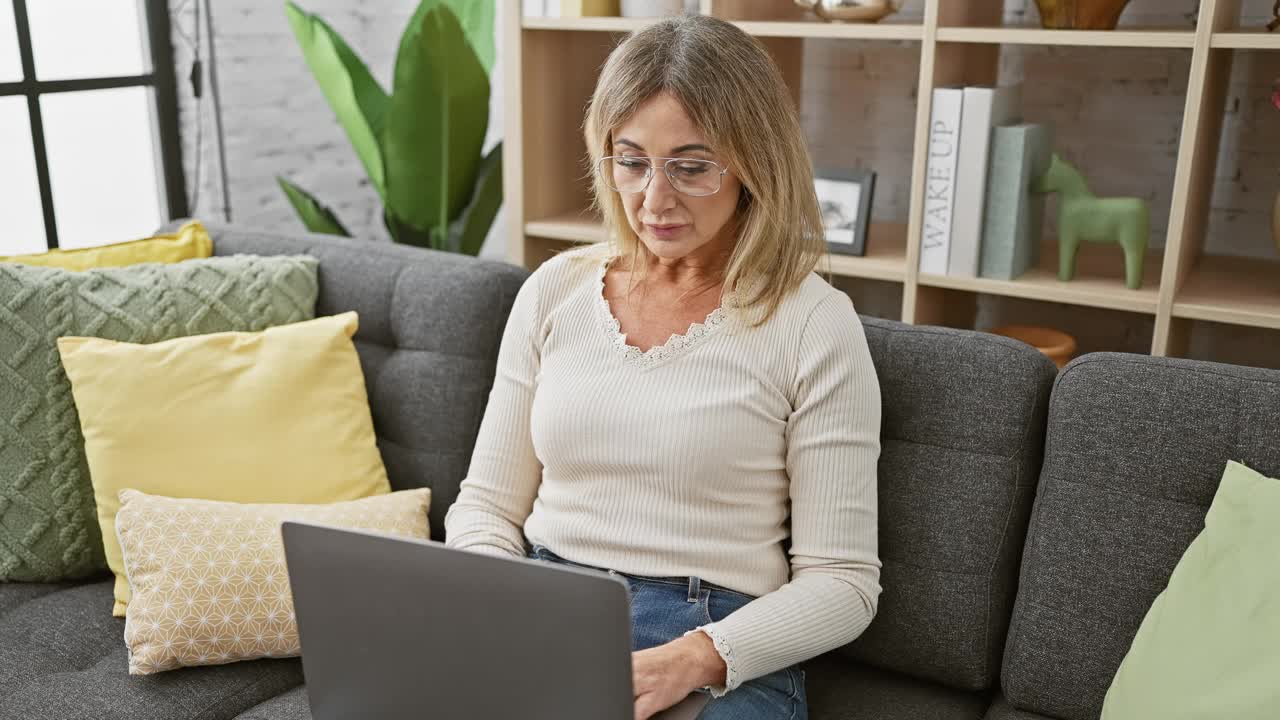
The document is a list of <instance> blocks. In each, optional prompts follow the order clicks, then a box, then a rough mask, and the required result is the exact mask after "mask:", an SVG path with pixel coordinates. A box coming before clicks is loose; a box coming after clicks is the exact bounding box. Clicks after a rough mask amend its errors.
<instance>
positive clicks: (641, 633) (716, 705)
mask: <svg viewBox="0 0 1280 720" xmlns="http://www.w3.org/2000/svg"><path fill="white" fill-rule="evenodd" d="M529 557H531V558H535V559H537V560H542V561H544V562H552V563H558V564H561V565H572V566H574V567H580V568H586V569H588V570H598V571H601V572H613V571H610V570H608V569H606V568H599V567H594V566H591V565H583V564H581V563H575V562H571V561H569V560H565V559H564V558H562V557H560V556H559V555H556V554H555V553H554V552H552V551H550V550H548V549H547V548H545V547H542V546H541V545H534V546H533V552H531V553H529ZM614 574H616V575H617V576H618V577H620V578H623V579H625V580H626V581H627V584H628V585H629V586H630V588H631V593H630V595H631V649H632V651H636V650H645V649H647V648H651V647H656V646H658V645H663V644H666V643H668V642H670V641H672V640H675V639H676V638H678V637H680V636H682V635H684V634H685V633H686V632H688V631H689V630H693V629H694V628H696V627H698V626H699V625H707V624H709V623H713V622H719V621H721V620H723V619H725V618H726V617H728V616H729V614H730V613H732V612H734V611H735V610H737V609H738V608H740V607H742V606H743V605H746V604H747V603H749V602H751V601H752V600H754V599H755V598H753V597H751V596H750V595H744V594H743V593H739V592H734V591H733V590H729V589H728V588H722V587H720V586H718V585H712V584H711V583H708V582H703V581H702V580H701V579H699V578H697V577H688V578H685V577H642V576H638V575H625V574H623V573H617V572H615V573H614ZM808 716H809V709H808V705H807V703H806V702H805V693H804V671H802V670H801V669H800V668H799V666H795V665H793V666H791V667H789V668H784V669H782V670H778V671H776V672H773V673H770V674H768V675H765V676H763V677H758V678H756V679H754V680H748V681H747V682H745V683H742V685H740V686H738V687H737V688H736V689H734V690H733V691H731V692H729V693H728V694H727V695H725V696H724V697H721V698H715V699H713V700H711V701H710V702H708V703H707V704H706V706H705V707H703V709H702V712H701V713H699V714H698V720H807V718H808Z"/></svg>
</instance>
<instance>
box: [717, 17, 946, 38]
mask: <svg viewBox="0 0 1280 720" xmlns="http://www.w3.org/2000/svg"><path fill="white" fill-rule="evenodd" d="M734 24H735V25H737V26H738V27H740V28H742V29H743V30H744V31H746V32H747V33H750V34H751V35H755V36H756V37H793V38H844V39H847V40H920V39H922V38H923V37H924V27H923V26H922V25H919V24H912V23H874V24H864V23H827V22H770V21H751V20H748V21H738V22H735V23H734Z"/></svg>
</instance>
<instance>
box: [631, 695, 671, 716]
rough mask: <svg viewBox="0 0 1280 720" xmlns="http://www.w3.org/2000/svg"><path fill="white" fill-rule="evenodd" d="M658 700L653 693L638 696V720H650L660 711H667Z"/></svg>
mask: <svg viewBox="0 0 1280 720" xmlns="http://www.w3.org/2000/svg"><path fill="white" fill-rule="evenodd" d="M656 698H657V696H656V695H654V694H653V693H644V694H642V695H638V696H636V720H649V718H651V717H653V716H654V715H657V714H658V713H659V712H660V711H662V710H666V709H667V708H666V707H665V706H662V704H661V703H659V702H658V701H657V699H656Z"/></svg>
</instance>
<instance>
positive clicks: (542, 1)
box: [521, 0, 547, 17]
mask: <svg viewBox="0 0 1280 720" xmlns="http://www.w3.org/2000/svg"><path fill="white" fill-rule="evenodd" d="M546 10H547V0H523V3H522V7H521V12H522V14H523V15H524V16H525V17H542V16H543V15H544V14H546Z"/></svg>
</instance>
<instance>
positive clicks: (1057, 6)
mask: <svg viewBox="0 0 1280 720" xmlns="http://www.w3.org/2000/svg"><path fill="white" fill-rule="evenodd" d="M1128 4H1129V0H1036V5H1038V6H1039V7H1040V24H1041V25H1043V26H1044V27H1046V28H1054V29H1058V30H1115V29H1116V23H1117V22H1118V21H1119V20H1120V13H1122V12H1124V6H1125V5H1128Z"/></svg>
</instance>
